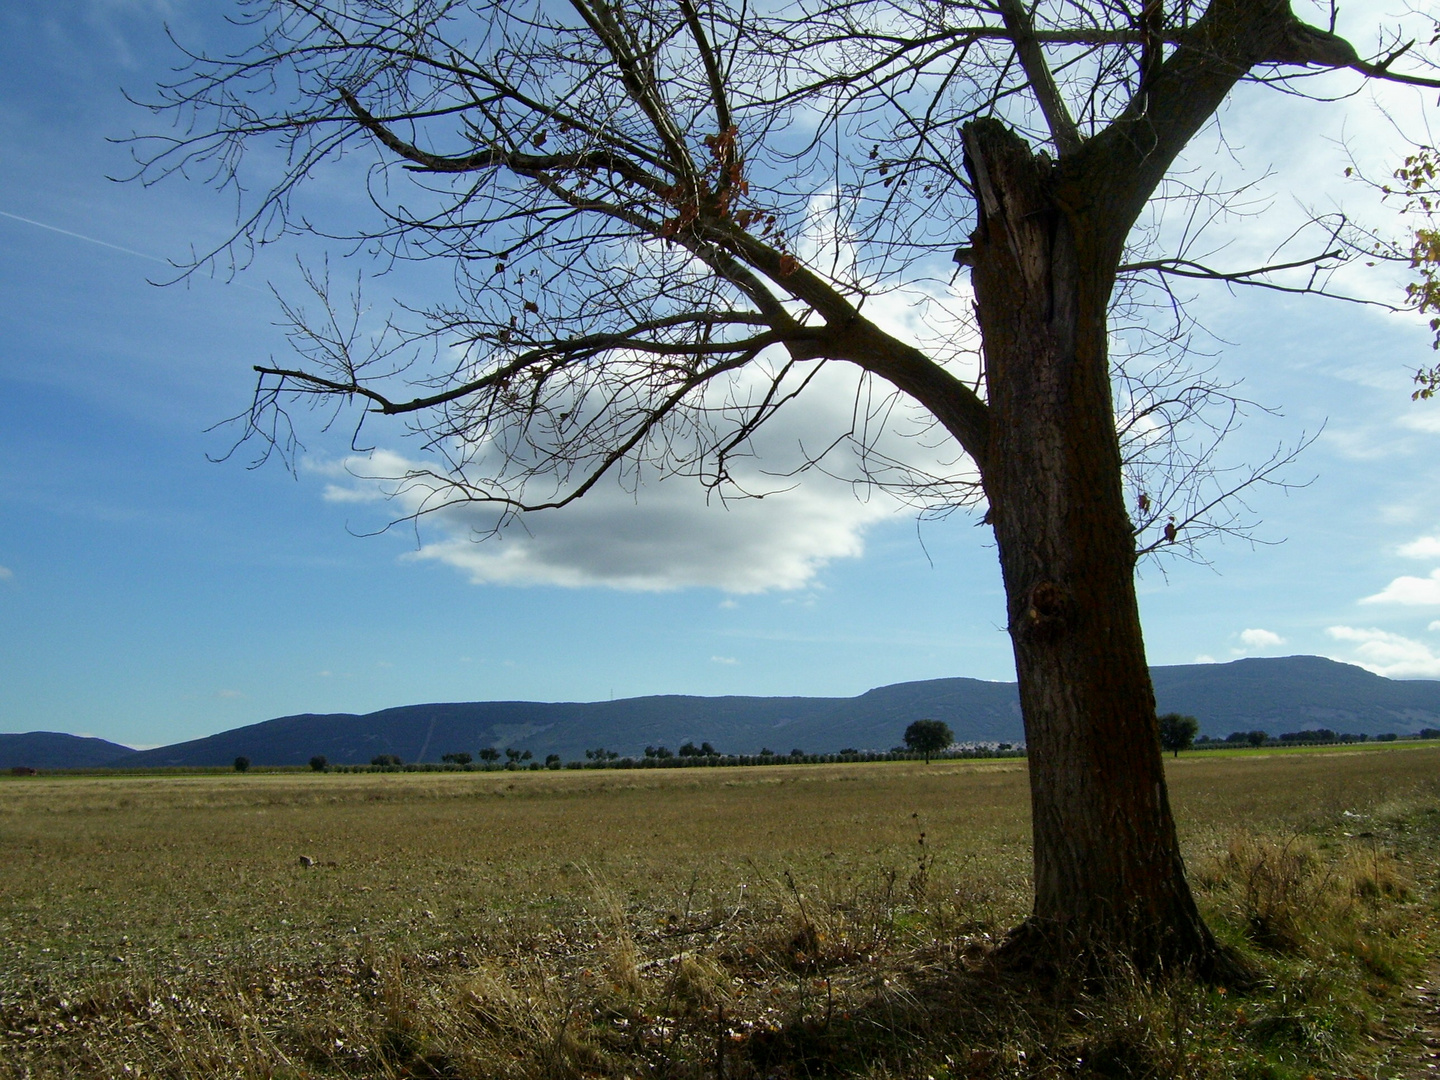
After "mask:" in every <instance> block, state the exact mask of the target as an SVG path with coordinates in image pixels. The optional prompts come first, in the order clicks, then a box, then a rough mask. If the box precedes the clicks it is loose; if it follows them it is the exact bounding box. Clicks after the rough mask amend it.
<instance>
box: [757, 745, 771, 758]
mask: <svg viewBox="0 0 1440 1080" xmlns="http://www.w3.org/2000/svg"><path fill="white" fill-rule="evenodd" d="M760 756H761V757H774V756H775V751H774V750H771V749H770V748H769V747H768V746H762V747H761V748H760Z"/></svg>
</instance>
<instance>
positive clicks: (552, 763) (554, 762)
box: [545, 754, 560, 769]
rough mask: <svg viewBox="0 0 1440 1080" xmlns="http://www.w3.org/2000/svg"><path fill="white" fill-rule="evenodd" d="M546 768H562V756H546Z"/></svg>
mask: <svg viewBox="0 0 1440 1080" xmlns="http://www.w3.org/2000/svg"><path fill="white" fill-rule="evenodd" d="M545 767H546V768H547V769H558V768H560V755H559V754H546V755H545Z"/></svg>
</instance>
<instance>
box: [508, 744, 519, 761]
mask: <svg viewBox="0 0 1440 1080" xmlns="http://www.w3.org/2000/svg"><path fill="white" fill-rule="evenodd" d="M505 760H506V761H519V760H520V751H519V750H516V749H514V748H513V747H509V746H507V747H506V748H505Z"/></svg>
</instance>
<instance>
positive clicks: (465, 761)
mask: <svg viewBox="0 0 1440 1080" xmlns="http://www.w3.org/2000/svg"><path fill="white" fill-rule="evenodd" d="M440 760H441V761H443V762H445V763H446V764H448V765H469V764H470V762H472V761H474V760H475V759H474V758H472V757H471V756H470V755H469V754H465V753H459V754H441V755H440Z"/></svg>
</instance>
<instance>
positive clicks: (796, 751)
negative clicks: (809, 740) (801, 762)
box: [790, 746, 805, 757]
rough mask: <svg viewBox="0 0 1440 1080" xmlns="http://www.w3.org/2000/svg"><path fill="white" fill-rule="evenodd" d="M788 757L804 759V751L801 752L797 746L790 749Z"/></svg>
mask: <svg viewBox="0 0 1440 1080" xmlns="http://www.w3.org/2000/svg"><path fill="white" fill-rule="evenodd" d="M790 756H791V757H804V756H805V751H804V750H801V749H800V748H799V747H798V746H796V747H792V748H791V750H790Z"/></svg>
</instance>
